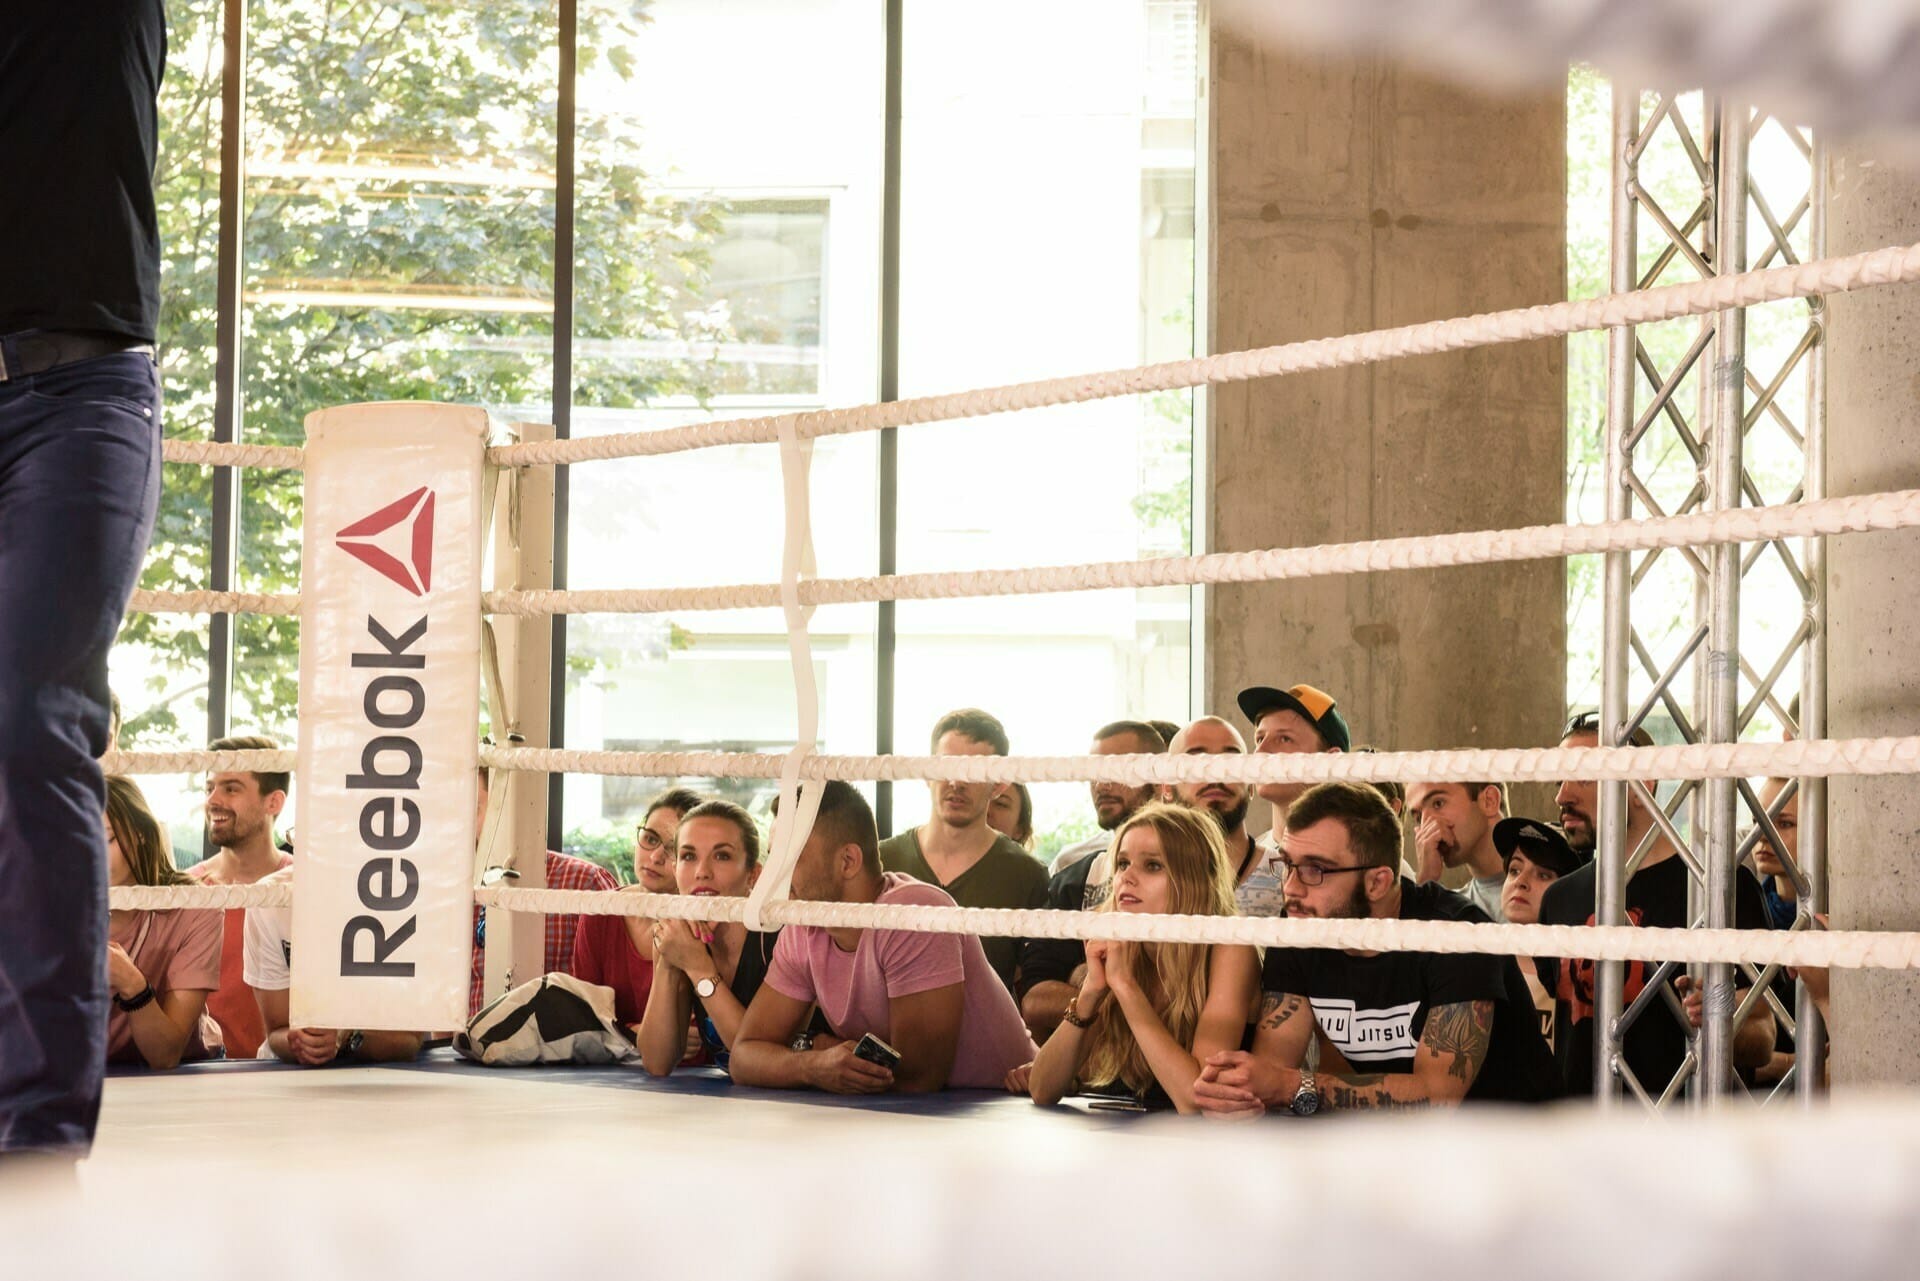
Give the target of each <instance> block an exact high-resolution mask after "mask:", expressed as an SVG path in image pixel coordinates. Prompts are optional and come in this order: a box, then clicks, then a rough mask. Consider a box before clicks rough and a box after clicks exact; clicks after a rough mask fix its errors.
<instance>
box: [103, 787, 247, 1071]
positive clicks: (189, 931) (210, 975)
mask: <svg viewBox="0 0 1920 1281" xmlns="http://www.w3.org/2000/svg"><path fill="white" fill-rule="evenodd" d="M106 825H107V884H109V885H191V884H193V881H192V879H191V878H189V877H188V876H187V874H186V873H185V872H182V871H180V870H179V869H178V868H176V867H175V866H174V865H173V854H172V852H171V851H170V850H169V848H168V845H167V838H166V834H165V833H164V832H163V831H161V828H160V822H159V820H158V819H156V818H155V817H154V816H153V810H152V809H151V808H149V807H148V805H147V798H146V796H145V795H143V794H142V793H141V791H140V787H139V785H138V784H136V783H135V782H134V781H133V780H132V779H130V778H121V777H119V776H118V775H111V774H110V775H108V776H107V814H106ZM222 924H223V921H222V917H221V913H220V912H219V911H218V910H215V909H211V908H178V909H172V910H168V911H161V912H148V911H119V912H113V913H111V914H109V917H108V926H107V983H108V985H109V987H110V988H111V990H112V993H113V1007H112V1008H111V1009H110V1010H108V1012H107V1062H109V1063H133V1064H144V1065H145V1066H147V1067H150V1068H160V1069H166V1068H171V1067H175V1066H177V1065H178V1064H179V1063H181V1062H182V1061H183V1060H188V1059H204V1058H206V1057H207V1054H208V1050H207V1046H206V1041H205V1038H204V1037H203V1036H202V1035H201V1031H200V1016H201V1014H202V1013H203V1012H204V1011H205V1010H206V1008H207V995H208V994H209V993H210V992H212V991H213V990H214V989H216V988H218V987H219V986H220V931H221V926H222Z"/></svg>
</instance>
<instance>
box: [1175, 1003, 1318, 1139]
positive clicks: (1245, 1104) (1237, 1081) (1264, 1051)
mask: <svg viewBox="0 0 1920 1281" xmlns="http://www.w3.org/2000/svg"><path fill="white" fill-rule="evenodd" d="M1314 1028H1315V1024H1314V1021H1313V1007H1312V1006H1310V1005H1309V1004H1307V998H1306V997H1304V996H1297V995H1294V994H1292V993H1288V992H1268V993H1267V994H1266V995H1265V996H1264V997H1263V998H1262V999H1261V1002H1260V1021H1259V1026H1258V1027H1257V1028H1256V1029H1255V1031H1254V1034H1253V1053H1251V1054H1246V1053H1242V1052H1241V1051H1239V1050H1229V1051H1225V1052H1222V1053H1218V1054H1211V1055H1208V1056H1207V1057H1206V1058H1205V1059H1203V1060H1202V1061H1201V1067H1200V1077H1199V1079H1198V1080H1196V1081H1195V1082H1194V1083H1193V1102H1194V1106H1195V1107H1197V1108H1198V1109H1199V1110H1200V1111H1201V1113H1203V1114H1204V1115H1206V1116H1211V1117H1219V1118H1240V1117H1250V1116H1258V1115H1260V1114H1261V1113H1262V1112H1264V1111H1266V1110H1267V1109H1268V1108H1270V1107H1273V1108H1285V1107H1286V1106H1287V1105H1288V1104H1289V1103H1291V1102H1292V1101H1293V1094H1294V1091H1295V1090H1297V1089H1298V1088H1299V1085H1300V1070H1299V1069H1300V1064H1301V1063H1302V1062H1304V1061H1305V1060H1306V1056H1307V1046H1308V1045H1309V1044H1310V1043H1311V1042H1312V1041H1313V1033H1314Z"/></svg>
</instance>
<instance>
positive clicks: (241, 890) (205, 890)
mask: <svg viewBox="0 0 1920 1281" xmlns="http://www.w3.org/2000/svg"><path fill="white" fill-rule="evenodd" d="M107 905H108V906H109V907H111V908H113V910H114V911H116V912H121V911H137V912H165V911H170V910H173V909H176V908H187V909H194V908H229V907H292V906H293V885H292V884H291V883H290V882H287V881H276V882H275V883H274V884H272V885H200V884H193V885H116V886H114V887H113V888H111V889H109V890H108V891H107Z"/></svg>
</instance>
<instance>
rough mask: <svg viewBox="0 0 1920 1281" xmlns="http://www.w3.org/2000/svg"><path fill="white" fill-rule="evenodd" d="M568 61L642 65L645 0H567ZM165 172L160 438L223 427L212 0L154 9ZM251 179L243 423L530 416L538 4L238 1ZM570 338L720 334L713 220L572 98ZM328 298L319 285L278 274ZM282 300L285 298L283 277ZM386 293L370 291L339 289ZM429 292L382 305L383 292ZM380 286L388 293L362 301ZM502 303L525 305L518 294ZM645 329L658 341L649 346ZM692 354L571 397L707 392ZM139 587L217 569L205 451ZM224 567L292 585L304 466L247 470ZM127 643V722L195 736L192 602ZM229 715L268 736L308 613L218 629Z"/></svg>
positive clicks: (539, 229)
mask: <svg viewBox="0 0 1920 1281" xmlns="http://www.w3.org/2000/svg"><path fill="white" fill-rule="evenodd" d="M581 9H582V12H581V15H580V41H579V62H580V70H581V76H582V77H583V78H585V77H600V78H602V79H607V78H610V79H611V81H612V82H614V83H617V82H619V81H621V80H624V79H626V78H628V77H630V76H631V74H632V70H633V62H632V54H631V46H632V44H633V42H634V41H636V40H638V39H641V38H643V33H644V28H645V23H646V6H645V4H644V3H643V2H642V0H600V3H588V4H584V5H582V6H581ZM168 10H169V22H170V38H169V42H170V49H171V54H170V60H169V67H168V73H167V77H166V80H165V82H164V84H163V88H162V94H161V118H162V138H161V156H160V164H159V168H158V171H157V175H156V188H157V196H158V204H159V215H160V230H161V239H162V244H163V254H164V268H163V273H162V282H161V284H162V300H161V323H160V346H161V353H160V354H161V369H162V377H163V382H164V387H165V396H166V405H167V408H166V420H167V432H168V434H169V435H170V436H176V437H184V438H194V439H208V438H210V437H211V435H212V432H213V422H214V389H215V368H214V366H215V356H216V349H217V330H218V323H219V307H218V299H217V264H218V260H219V249H220V218H219V215H220V209H219V153H220V106H221V104H220V92H221V76H220V64H221V46H220V33H219V30H218V20H219V12H220V6H218V5H212V4H207V3H203V2H202V0H171V3H169V5H168ZM248 24H249V25H248V31H247V48H248V53H247V66H246V71H247V104H246V111H247V118H246V128H245V132H244V140H245V141H244V148H245V151H246V155H247V160H248V167H249V177H248V180H247V183H246V190H245V198H244V201H243V206H244V212H243V215H242V218H241V225H240V227H239V228H238V232H239V236H240V244H241V252H242V272H243V281H244V287H245V289H246V291H247V299H248V301H247V302H246V304H245V305H244V308H243V317H244V323H243V327H242V366H241V368H242V384H241V406H242V424H243V426H242V433H243V439H246V440H248V441H255V442H264V443H295V444H297V443H299V442H300V441H301V440H302V439H303V427H302V424H303V421H304V419H305V417H306V415H307V414H308V413H310V412H311V411H313V410H315V409H319V408H322V407H324V406H327V405H337V404H347V403H353V402H357V401H370V400H437V401H450V402H459V403H469V404H480V405H485V406H488V407H489V408H493V409H496V410H500V411H503V412H504V413H505V414H506V416H509V417H519V418H528V417H534V418H544V417H546V416H547V415H548V414H549V413H550V409H549V406H550V405H551V402H552V394H553V383H552V379H553V365H552V349H553V319H552V314H551V312H550V310H548V308H549V307H550V305H551V302H552V299H553V292H554V245H555V232H554V224H555V203H556V195H557V191H556V183H555V180H554V175H555V170H556V152H557V141H556V140H557V126H556V116H557V107H556V102H557V85H558V59H557V52H556V17H555V11H554V6H553V4H552V3H551V0H489V3H484V4H469V3H460V4H454V3H449V2H447V0H437V2H435V3H426V2H424V0H272V2H271V3H268V2H267V0H255V2H254V3H252V4H251V5H250V6H249V8H248ZM576 118H577V156H578V159H577V168H578V183H577V190H576V200H575V209H574V218H575V228H576V233H575V234H576V246H577V252H576V254H575V263H574V269H575V318H574V329H573V332H574V336H575V340H576V342H579V341H580V340H582V339H585V340H593V339H641V340H651V341H652V342H654V343H656V344H658V343H659V342H661V341H664V342H665V343H666V344H667V348H666V349H667V350H670V351H672V350H678V351H683V352H693V351H697V350H700V349H701V347H700V344H703V343H705V344H709V345H708V347H707V348H706V349H707V350H711V347H710V344H711V342H712V341H713V340H716V339H719V338H721V337H724V336H725V334H724V332H723V330H724V326H725V324H726V321H725V316H724V311H723V310H715V309H705V308H703V307H702V306H701V305H700V301H701V299H700V296H701V290H702V287H703V285H704V282H705V279H706V272H707V259H706V247H707V246H708V245H709V244H711V243H712V241H713V240H714V238H715V237H716V236H717V235H718V233H719V230H720V227H721V223H722V219H723V217H724V214H725V210H724V208H723V207H722V206H720V205H718V204H715V203H711V202H701V201H697V200H693V201H690V200H686V199H682V198H677V197H676V198H670V197H667V196H663V195H661V194H660V193H659V192H658V191H657V190H656V189H655V188H654V185H653V184H651V183H650V182H649V175H648V174H647V172H646V171H645V170H644V169H643V168H642V167H641V165H640V164H639V162H638V157H639V145H640V141H641V139H640V133H639V129H638V126H637V125H636V124H635V123H634V122H633V121H631V120H629V119H627V118H624V117H622V116H620V115H618V114H616V113H611V112H606V111H594V110H586V109H582V110H580V111H578V113H577V117H576ZM296 290H298V291H303V292H312V291H315V290H324V291H326V292H327V293H329V294H333V295H336V296H337V297H336V298H335V299H331V300H327V301H324V302H318V303H316V302H304V303H303V302H298V301H293V300H288V299H286V298H285V295H287V294H289V293H291V292H293V291H296ZM276 294H277V295H281V296H282V297H281V299H279V300H276V299H275V297H274V296H275V295H276ZM354 294H360V295H375V296H376V297H375V298H374V299H371V300H369V301H368V302H366V303H361V302H358V301H356V300H355V299H353V298H352V297H339V296H345V295H354ZM401 294H404V295H412V296H414V297H416V298H418V297H422V296H425V297H429V298H433V299H434V301H435V303H436V305H433V306H429V307H419V306H398V305H394V303H393V296H394V295H401ZM382 295H384V296H385V298H384V299H382V298H381V297H379V296H382ZM513 308H518V309H517V310H515V309H513ZM659 349H660V348H659V347H658V346H655V347H654V348H652V350H656V351H657V350H659ZM709 371H710V366H709V364H708V363H707V362H705V361H703V360H701V359H698V358H696V357H695V356H693V355H690V354H689V355H686V356H682V357H671V356H670V357H667V358H657V357H656V358H654V359H650V360H647V361H645V362H636V361H633V360H601V361H593V360H581V361H580V362H579V363H578V364H577V366H576V378H575V381H574V393H575V395H576V396H577V397H579V398H581V399H582V400H585V401H589V402H590V403H595V404H600V405H607V406H630V405H636V404H640V403H644V402H645V401H647V400H649V399H650V398H652V397H656V396H661V395H683V396H684V395H691V396H695V397H701V396H703V394H704V392H705V390H706V386H707V381H708V374H709ZM165 480H166V483H165V487H164V491H163V496H162V500H161V510H160V515H159V519H158V522H157V525H156V528H155V533H154V539H153V548H152V552H151V554H150V557H149V560H148V564H147V569H146V573H145V575H144V576H143V578H142V583H141V585H142V586H143V587H146V588H150V589H162V590H194V589H200V588H204V587H206V586H208V585H209V583H208V579H209V565H210V560H209V548H210V547H211V546H213V544H214V540H215V537H216V534H217V531H215V530H214V529H213V527H212V518H211V508H212V473H211V469H193V468H184V467H169V468H168V469H167V471H166V478H165ZM240 496H241V501H240V503H239V513H238V522H239V531H238V563H237V574H236V585H237V586H238V587H239V588H240V589H241V590H246V591H263V592H284V591H293V590H297V587H298V578H299V562H300V544H299V530H300V526H301V487H300V478H299V476H298V475H297V474H293V473H275V472H265V471H249V472H243V473H241V486H240ZM121 639H122V641H123V642H124V643H128V644H133V645H138V646H141V647H144V648H145V649H146V650H147V651H148V654H149V655H150V657H151V658H152V659H153V660H154V661H153V664H152V670H153V672H154V673H155V674H154V675H152V676H151V677H150V679H149V686H150V687H149V688H148V689H147V690H145V691H142V692H141V693H139V694H135V693H134V692H132V691H128V697H127V702H128V706H129V710H130V711H136V712H137V714H136V715H134V716H132V717H131V719H130V720H129V722H128V726H127V732H128V740H129V741H130V742H136V741H139V740H141V739H146V740H148V741H162V740H172V741H180V740H192V739H195V738H197V737H198V736H199V734H200V727H199V726H198V725H196V724H192V723H191V718H183V716H182V711H183V709H184V708H187V707H190V706H192V705H193V703H194V702H195V695H197V694H198V693H199V691H200V690H202V689H203V688H204V686H205V681H206V672H207V630H206V623H205V620H204V619H198V618H195V619H182V618H179V617H162V616H150V615H136V616H134V617H133V618H131V619H130V620H129V622H128V623H127V626H126V627H125V629H124V630H123V632H122V635H121ZM235 651H236V662H235V669H234V687H235V688H234V705H235V709H236V711H235V721H236V724H239V723H241V722H242V721H244V722H245V724H246V727H247V728H264V729H268V730H280V731H282V732H284V731H285V730H286V729H288V728H289V727H290V726H291V723H292V720H293V716H294V712H295V709H296V705H297V693H296V685H297V677H298V671H297V668H298V662H297V658H296V655H297V652H298V624H297V622H296V620H294V619H278V618H262V617H252V616H242V617H239V618H236V619H235Z"/></svg>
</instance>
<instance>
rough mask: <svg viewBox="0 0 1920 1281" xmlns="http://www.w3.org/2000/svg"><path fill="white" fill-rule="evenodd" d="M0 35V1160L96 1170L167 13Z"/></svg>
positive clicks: (29, 0) (64, 11)
mask: <svg viewBox="0 0 1920 1281" xmlns="http://www.w3.org/2000/svg"><path fill="white" fill-rule="evenodd" d="M5 9H6V14H5V21H3V22H0V183H3V184H4V187H5V192H6V194H5V196H4V197H0V1157H7V1156H11V1155H12V1154H15V1153H20V1152H42V1153H53V1154H65V1155H75V1156H77V1155H83V1154H84V1153H85V1152H86V1151H87V1149H88V1147H89V1145H90V1144H91V1143H92V1140H93V1131H94V1125H95V1122H96V1119H97V1118H98V1115H99V1111H100V1084H101V1077H102V1074H103V1072H104V1069H105V1064H106V1034H107V1009H108V1006H107V1002H108V987H107V970H106V966H105V965H104V964H103V963H102V958H103V957H104V956H105V955H106V947H107V890H106V887H107V870H106V869H107V863H106V859H107V854H106V844H105V840H104V837H103V835H102V831H103V829H102V820H101V816H102V815H103V814H104V813H105V810H106V789H105V784H104V782H103V780H102V777H101V772H100V767H99V765H98V764H97V763H96V760H95V758H96V757H97V756H98V755H99V754H100V753H101V752H103V751H105V750H106V746H107V726H108V715H109V713H108V699H109V695H108V691H107V651H108V650H109V648H111V646H112V644H113V638H114V634H115V632H116V631H118V629H119V626H120V618H121V614H122V612H123V611H124V610H125V608H126V603H127V597H128V595H129V594H130V593H131V592H132V591H133V587H134V584H135V582H136V581H137V580H138V578H139V575H140V567H141V562H142V561H143V560H144V559H145V556H146V550H147V540H148V537H149V536H150V535H151V533H152V532H153V518H154V511H155V507H156V505H157V503H158V501H159V495H160V382H159V376H158V373H157V371H156V369H155V365H154V354H153V342H154V336H155V329H156V323H157V321H158V318H159V309H160V302H159V299H160V238H159V230H158V220H157V217H156V213H155V208H154V197H153V166H154V156H155V144H156V137H157V126H158V96H159V90H160V77H161V74H162V72H163V71H164V68H165V65H166V43H167V38H166V15H165V10H164V7H163V4H162V0H88V3H86V4H78V5H76V4H72V3H69V2H68V0H7V4H6V6H5Z"/></svg>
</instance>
